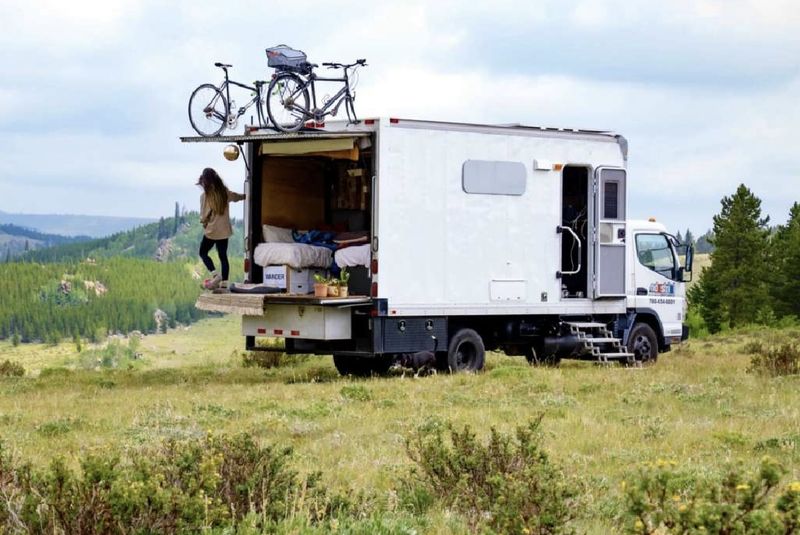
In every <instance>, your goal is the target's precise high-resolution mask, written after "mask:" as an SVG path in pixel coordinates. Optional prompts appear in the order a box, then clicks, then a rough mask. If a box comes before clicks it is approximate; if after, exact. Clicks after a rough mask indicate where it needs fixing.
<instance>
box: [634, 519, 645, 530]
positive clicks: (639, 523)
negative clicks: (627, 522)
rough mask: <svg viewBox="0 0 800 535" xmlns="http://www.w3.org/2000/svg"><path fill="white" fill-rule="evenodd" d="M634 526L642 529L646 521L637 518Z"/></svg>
mask: <svg viewBox="0 0 800 535" xmlns="http://www.w3.org/2000/svg"><path fill="white" fill-rule="evenodd" d="M633 527H635V528H636V529H642V528H643V527H644V523H643V522H642V521H641V520H637V521H636V523H635V524H634V525H633Z"/></svg>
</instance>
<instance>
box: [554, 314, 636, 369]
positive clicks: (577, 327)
mask: <svg viewBox="0 0 800 535" xmlns="http://www.w3.org/2000/svg"><path fill="white" fill-rule="evenodd" d="M564 325H566V326H567V327H568V328H569V332H570V334H572V335H573V336H576V337H577V338H578V340H580V342H581V345H582V346H583V356H584V357H590V358H591V359H593V360H596V361H597V362H599V363H602V364H608V363H611V362H629V363H633V362H634V354H633V353H629V352H628V349H627V348H626V347H625V346H624V345H622V340H620V339H619V338H617V337H615V336H614V334H613V333H612V332H611V331H609V330H608V327H606V324H605V323H598V322H594V321H565V322H564Z"/></svg>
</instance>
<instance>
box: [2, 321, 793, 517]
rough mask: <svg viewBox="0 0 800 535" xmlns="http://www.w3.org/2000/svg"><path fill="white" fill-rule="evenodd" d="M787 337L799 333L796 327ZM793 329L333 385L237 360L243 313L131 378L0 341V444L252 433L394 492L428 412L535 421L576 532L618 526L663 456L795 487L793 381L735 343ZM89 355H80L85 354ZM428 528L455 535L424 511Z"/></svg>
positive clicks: (153, 359) (318, 361) (24, 450)
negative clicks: (578, 500) (627, 361)
mask: <svg viewBox="0 0 800 535" xmlns="http://www.w3.org/2000/svg"><path fill="white" fill-rule="evenodd" d="M795 330H796V331H797V329H795ZM798 334H800V332H792V331H787V330H784V331H763V330H762V331H752V332H747V331H742V332H736V333H728V334H726V335H722V336H717V337H710V338H707V339H703V340H696V341H690V342H688V343H687V344H685V345H684V346H683V347H680V348H679V349H677V350H675V351H672V352H671V353H667V354H665V355H662V356H661V358H660V360H659V361H658V363H657V364H656V365H654V366H652V367H648V368H645V369H626V368H621V367H610V368H606V367H598V366H594V365H591V364H587V363H571V362H566V363H564V364H562V366H561V367H560V368H556V369H546V368H544V369H543V368H531V367H529V366H528V365H527V363H526V362H525V361H524V360H523V359H521V358H510V357H505V356H502V355H499V354H491V355H489V357H488V359H487V369H486V371H485V372H484V373H481V374H478V375H457V376H450V375H443V374H440V375H438V376H431V377H424V378H414V377H409V376H405V377H403V376H400V375H395V376H390V377H385V378H375V379H366V380H354V379H343V378H339V377H338V375H337V373H336V371H335V369H334V368H333V365H332V362H331V360H330V358H329V357H299V358H297V359H296V360H288V362H286V363H284V364H283V365H281V366H279V367H274V368H270V369H261V368H245V367H243V366H242V355H243V338H242V337H241V336H240V335H239V321H238V318H233V317H228V318H222V319H220V318H214V319H208V320H203V321H201V322H200V323H197V324H195V325H193V326H191V327H189V328H185V329H183V328H182V329H177V330H174V331H171V332H170V333H169V334H166V335H157V336H147V337H145V338H144V339H143V340H142V342H141V345H140V348H139V349H138V351H139V352H140V353H141V359H138V360H137V361H136V362H135V363H134V365H131V368H132V369H125V370H114V369H103V370H100V371H89V370H81V369H74V368H76V367H77V363H78V362H79V361H80V358H79V355H78V354H77V352H76V348H75V346H74V345H72V344H62V345H59V346H40V345H21V346H19V347H12V346H11V345H10V344H8V343H5V342H3V343H0V355H2V358H1V359H0V360H3V359H10V360H12V361H15V362H19V363H21V364H23V365H24V366H25V368H26V370H27V373H26V375H25V376H24V377H21V378H2V379H0V436H1V437H2V440H3V441H5V442H6V443H7V444H8V445H10V446H11V447H12V448H13V449H15V450H16V451H17V452H18V453H19V454H20V456H21V457H22V458H24V459H27V460H30V461H32V462H33V463H34V464H37V465H44V464H45V463H47V462H48V461H49V460H50V459H51V458H52V457H53V455H54V454H56V453H59V454H63V455H66V456H67V457H68V458H70V459H73V460H74V459H75V458H76V456H77V455H78V454H79V453H81V452H85V451H87V450H91V449H93V448H97V447H101V446H104V445H114V446H121V447H126V446H131V445H138V444H147V443H151V442H153V441H156V440H158V439H160V438H163V437H174V436H177V437H183V436H186V437H190V436H195V435H200V434H202V433H204V432H205V431H206V430H209V429H211V430H214V431H219V432H231V433H233V432H238V431H251V432H253V433H254V434H255V435H256V436H257V437H259V438H260V439H261V440H263V441H265V442H269V443H276V444H280V445H291V446H293V447H294V449H295V451H296V452H297V454H298V457H297V459H298V462H299V463H300V464H299V466H298V468H299V469H300V470H301V471H311V470H316V469H319V470H322V472H323V473H324V478H325V482H326V484H327V485H329V486H330V487H331V488H336V489H355V490H363V491H365V492H366V493H368V494H373V495H379V496H391V495H392V489H393V488H394V485H395V484H396V482H397V478H398V477H399V475H400V474H402V473H404V471H405V470H406V469H407V467H408V466H409V461H408V459H407V457H406V454H405V448H404V441H405V438H406V437H407V436H408V435H409V433H411V432H412V430H414V429H415V428H416V427H418V426H419V425H421V424H423V423H425V422H426V421H428V420H430V419H431V418H437V419H440V420H443V421H451V422H453V423H455V424H459V425H460V424H470V425H471V426H472V427H473V428H475V429H476V430H478V431H479V432H480V433H481V434H485V433H486V432H487V431H488V429H489V427H490V426H494V427H497V428H498V429H501V430H504V431H508V430H511V429H513V428H514V427H515V426H516V425H518V424H520V423H524V422H526V421H528V420H530V419H533V418H535V417H536V415H537V414H538V413H540V412H543V413H544V414H545V416H544V421H543V429H544V431H545V433H546V447H547V450H548V451H549V452H550V454H551V456H552V458H553V460H555V461H556V462H557V463H559V464H560V465H561V466H562V467H563V468H564V470H565V471H566V472H567V473H568V474H570V475H571V476H574V477H576V478H578V479H580V480H582V481H583V482H584V483H585V484H586V489H587V493H588V494H587V495H586V498H585V511H586V512H585V514H583V516H582V518H581V520H580V523H579V527H580V528H581V529H582V530H587V531H588V532H591V533H607V532H613V531H614V529H615V514H616V511H618V508H619V505H618V504H619V494H620V490H619V489H620V484H621V482H622V481H623V480H624V479H625V477H626V474H629V473H630V472H631V471H632V470H634V469H635V468H636V467H637V466H639V465H640V464H641V463H642V462H645V461H655V460H656V459H671V460H675V461H677V462H678V463H679V465H680V466H686V467H690V468H693V469H697V470H699V471H703V472H717V471H720V470H722V469H723V468H724V467H726V466H727V465H729V464H731V463H743V464H744V465H745V466H746V467H753V466H755V465H756V464H757V463H758V460H759V459H760V458H761V457H762V456H763V455H764V454H769V455H771V456H773V457H775V458H776V459H777V460H779V461H780V462H781V463H782V464H784V465H785V466H786V467H788V468H789V471H790V473H789V474H788V475H787V477H791V478H793V479H794V480H796V479H798V478H800V388H798V387H800V377H797V376H791V377H783V378H774V379H771V378H765V377H762V376H758V375H754V374H750V373H747V371H746V369H747V367H748V364H749V356H748V355H747V354H746V353H745V351H744V347H745V345H746V344H747V343H748V342H750V341H752V340H754V339H755V338H759V339H763V340H769V339H770V337H789V338H792V337H793V338H795V339H796V338H797V335H798ZM86 350H87V348H84V351H86ZM432 514H433V515H434V516H432V517H431V518H428V519H426V523H425V524H424V525H425V526H427V527H426V529H425V530H426V531H435V532H448V531H454V530H455V528H452V526H451V525H450V524H449V523H448V520H447V515H446V513H441V512H440V513H432Z"/></svg>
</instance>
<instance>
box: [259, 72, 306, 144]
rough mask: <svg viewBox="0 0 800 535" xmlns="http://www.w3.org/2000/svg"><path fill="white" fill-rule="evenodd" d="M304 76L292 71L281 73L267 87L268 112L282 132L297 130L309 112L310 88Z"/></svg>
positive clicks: (273, 122)
mask: <svg viewBox="0 0 800 535" xmlns="http://www.w3.org/2000/svg"><path fill="white" fill-rule="evenodd" d="M304 85H305V82H303V80H302V78H300V77H299V76H296V75H294V74H291V73H288V72H287V73H283V74H279V75H278V76H276V77H275V78H273V79H272V81H271V82H270V84H269V88H268V89H267V114H268V115H269V120H270V121H272V124H273V126H275V128H277V129H278V130H280V131H281V132H297V131H298V130H300V129H301V128H302V127H303V123H305V121H306V119H308V118H309V113H308V90H307V89H305V87H304Z"/></svg>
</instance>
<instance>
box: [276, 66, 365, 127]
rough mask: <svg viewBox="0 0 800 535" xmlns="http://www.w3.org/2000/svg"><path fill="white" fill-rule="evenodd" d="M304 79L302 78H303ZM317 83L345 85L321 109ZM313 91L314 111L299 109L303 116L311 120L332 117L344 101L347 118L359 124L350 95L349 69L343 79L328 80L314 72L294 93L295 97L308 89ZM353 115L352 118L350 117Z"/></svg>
mask: <svg viewBox="0 0 800 535" xmlns="http://www.w3.org/2000/svg"><path fill="white" fill-rule="evenodd" d="M301 79H302V78H301ZM316 82H343V83H344V85H343V86H342V88H341V89H339V91H337V92H336V94H335V95H334V96H333V97H331V98H330V100H328V102H327V103H326V104H325V105H324V106H323V107H322V108H321V109H320V108H319V107H318V106H317V89H316V85H315V84H316ZM309 88H310V89H311V103H312V106H313V109H312V110H310V111H309V112H306V111H305V110H303V109H301V108H299V107H298V108H297V109H298V111H302V113H303V115H305V116H306V118H309V119H315V118H322V117H325V116H327V115H331V114H332V113H335V112H336V111H338V109H339V106H340V105H341V103H342V101H343V100H344V101H345V111H346V112H347V118H348V120H350V121H351V122H358V118H357V117H356V111H355V108H354V107H353V95H352V94H351V93H350V77H349V76H348V73H347V69H345V71H344V76H343V77H341V78H326V77H322V76H317V75H316V74H314V73H313V72H312V73H311V74H310V75H309V76H308V77H307V78H306V79H305V80H303V84H302V85H301V86H300V87H298V88H297V90H296V91H295V92H294V94H293V95H292V96H294V95H297V94H299V93H302V92H303V91H305V90H307V89H309ZM351 113H352V117H351V116H350V115H351Z"/></svg>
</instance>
